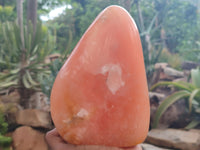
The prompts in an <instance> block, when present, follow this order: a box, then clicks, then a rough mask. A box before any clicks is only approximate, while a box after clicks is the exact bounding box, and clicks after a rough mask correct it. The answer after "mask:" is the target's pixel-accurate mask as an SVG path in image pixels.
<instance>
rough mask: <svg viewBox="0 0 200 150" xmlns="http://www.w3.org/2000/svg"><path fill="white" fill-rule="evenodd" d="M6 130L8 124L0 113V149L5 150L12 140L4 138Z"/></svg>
mask: <svg viewBox="0 0 200 150" xmlns="http://www.w3.org/2000/svg"><path fill="white" fill-rule="evenodd" d="M7 130H8V124H7V123H6V122H5V120H4V116H3V113H1V112H0V148H1V147H2V148H3V150H7V149H8V147H9V145H10V144H11V142H12V138H10V137H6V136H4V134H6V132H7Z"/></svg>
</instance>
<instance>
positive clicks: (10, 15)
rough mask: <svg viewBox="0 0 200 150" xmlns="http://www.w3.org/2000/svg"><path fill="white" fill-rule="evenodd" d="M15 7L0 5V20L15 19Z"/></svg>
mask: <svg viewBox="0 0 200 150" xmlns="http://www.w3.org/2000/svg"><path fill="white" fill-rule="evenodd" d="M13 9H14V7H13V6H2V5H0V22H5V21H13V20H14V19H15V13H14V12H13Z"/></svg>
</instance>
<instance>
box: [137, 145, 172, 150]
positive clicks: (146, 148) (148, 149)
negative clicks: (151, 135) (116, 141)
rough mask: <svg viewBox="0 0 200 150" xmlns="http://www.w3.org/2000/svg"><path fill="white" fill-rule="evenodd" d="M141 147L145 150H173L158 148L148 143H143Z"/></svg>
mask: <svg viewBox="0 0 200 150" xmlns="http://www.w3.org/2000/svg"><path fill="white" fill-rule="evenodd" d="M141 146H142V149H143V150H172V149H166V148H161V147H157V146H154V145H151V144H147V143H142V144H141Z"/></svg>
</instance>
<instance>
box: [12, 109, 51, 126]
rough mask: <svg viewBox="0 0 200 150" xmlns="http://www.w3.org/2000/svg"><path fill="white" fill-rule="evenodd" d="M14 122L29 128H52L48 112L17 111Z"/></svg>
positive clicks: (33, 110) (34, 110) (35, 110)
mask: <svg viewBox="0 0 200 150" xmlns="http://www.w3.org/2000/svg"><path fill="white" fill-rule="evenodd" d="M16 122H17V124H20V125H27V126H31V127H41V128H46V129H51V128H52V122H51V117H50V114H49V112H46V111H42V110H37V109H25V110H21V111H18V112H17V114H16Z"/></svg>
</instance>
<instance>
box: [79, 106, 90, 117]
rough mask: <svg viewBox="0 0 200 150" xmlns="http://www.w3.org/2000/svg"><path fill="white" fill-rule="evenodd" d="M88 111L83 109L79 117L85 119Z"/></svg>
mask: <svg viewBox="0 0 200 150" xmlns="http://www.w3.org/2000/svg"><path fill="white" fill-rule="evenodd" d="M88 114H89V113H88V111H87V110H85V109H84V108H81V109H80V111H79V112H78V113H77V114H76V116H77V117H80V118H84V117H87V116H88Z"/></svg>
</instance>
